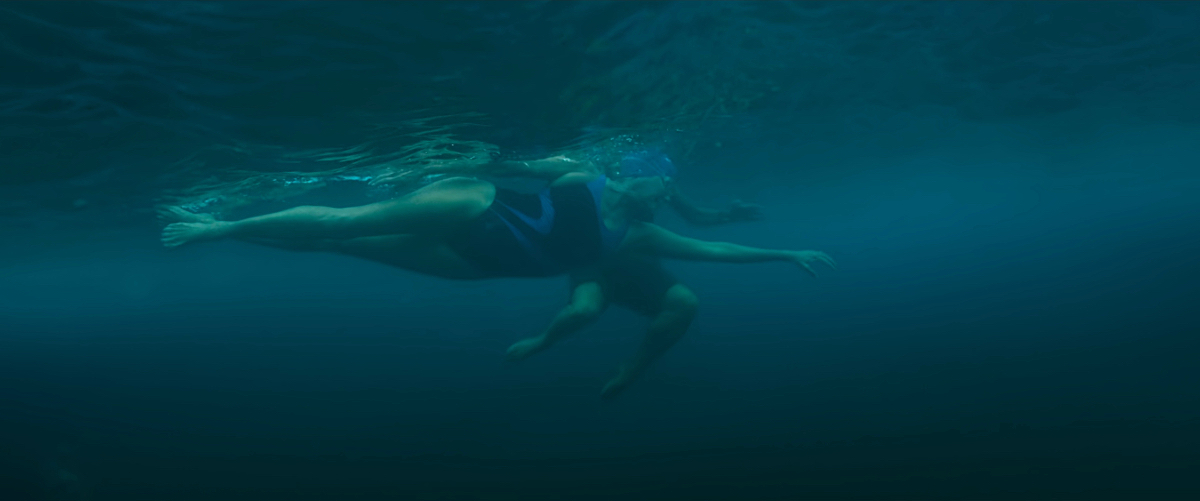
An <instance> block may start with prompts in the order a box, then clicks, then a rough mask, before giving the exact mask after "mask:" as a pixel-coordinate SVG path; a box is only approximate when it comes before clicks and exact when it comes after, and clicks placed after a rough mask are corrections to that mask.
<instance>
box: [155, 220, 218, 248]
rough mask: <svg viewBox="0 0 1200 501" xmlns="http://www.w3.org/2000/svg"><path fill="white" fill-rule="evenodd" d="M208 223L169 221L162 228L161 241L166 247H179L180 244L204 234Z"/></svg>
mask: <svg viewBox="0 0 1200 501" xmlns="http://www.w3.org/2000/svg"><path fill="white" fill-rule="evenodd" d="M207 227H208V225H207V224H204V223H171V224H168V225H167V227H166V228H163V232H162V243H163V245H165V246H167V247H179V246H180V245H183V244H186V243H188V242H191V241H194V240H196V239H198V238H200V237H201V236H202V235H204V233H205V230H206V229H207Z"/></svg>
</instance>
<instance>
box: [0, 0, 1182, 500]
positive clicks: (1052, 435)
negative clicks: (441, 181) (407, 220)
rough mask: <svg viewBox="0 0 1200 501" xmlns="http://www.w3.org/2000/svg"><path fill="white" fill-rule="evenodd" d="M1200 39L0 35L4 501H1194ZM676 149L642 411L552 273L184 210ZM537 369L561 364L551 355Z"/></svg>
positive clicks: (266, 21) (1017, 23)
mask: <svg viewBox="0 0 1200 501" xmlns="http://www.w3.org/2000/svg"><path fill="white" fill-rule="evenodd" d="M1197 26H1200V4H1196V3H1192V2H1149V1H1146V2H1025V1H1022V2H1003V1H986V2H983V1H979V2H975V1H954V2H932V1H931V2H850V1H838V2H784V1H769V2H749V1H747V2H719V1H711V2H710V1H692V2H689V1H679V2H624V1H622V2H599V1H596V2H582V1H579V2H576V1H555V2H546V1H541V2H457V1H438V2H434V1H428V2H382V1H373V2H332V1H329V2H300V1H295V2H291V1H287V2H285V1H271V2H265V1H264V2H252V1H246V2H184V1H178V2H176V1H171V2H167V1H162V2H153V1H145V2H68V1H63V2H48V1H46V2H5V3H0V298H3V299H4V300H3V301H0V429H3V431H0V469H3V470H5V471H9V472H13V474H12V475H9V476H7V477H5V476H0V482H3V485H0V488H3V489H5V492H8V493H9V494H4V493H0V499H14V500H26V499H29V500H42V499H47V500H51V499H52V500H84V499H88V500H109V499H112V500H116V499H122V500H126V499H147V500H149V499H154V500H175V499H196V500H208V499H276V498H278V499H396V498H399V499H464V500H466V499H472V500H474V499H479V500H499V499H547V500H549V499H577V500H581V499H596V500H601V499H618V498H620V499H671V498H674V497H678V498H680V499H763V500H768V499H769V500H782V499H1035V498H1036V499H1193V498H1195V497H1196V496H1200V492H1198V491H1197V489H1196V486H1195V485H1194V482H1193V481H1192V477H1194V475H1193V474H1192V473H1194V472H1195V471H1198V469H1200V459H1198V457H1197V455H1196V454H1195V452H1194V451H1196V450H1200V449H1198V448H1197V446H1200V438H1198V437H1200V425H1198V424H1197V421H1196V420H1197V418H1200V405H1198V404H1197V402H1200V391H1197V386H1196V385H1195V384H1194V383H1195V381H1196V380H1197V377H1200V372H1198V371H1197V370H1196V368H1195V363H1194V362H1195V359H1196V355H1197V354H1198V353H1200V350H1198V348H1200V346H1198V345H1197V343H1196V341H1195V340H1194V337H1195V333H1196V332H1200V325H1198V324H1197V322H1196V320H1195V319H1194V314H1193V313H1192V310H1193V309H1194V304H1195V300H1196V299H1197V298H1200V289H1198V288H1197V286H1196V285H1195V284H1196V283H1200V282H1197V279H1200V268H1198V267H1197V265H1196V264H1195V259H1194V256H1196V255H1197V254H1196V252H1197V251H1200V231H1198V230H1200V196H1197V194H1198V193H1200V191H1198V188H1200V175H1198V174H1197V165H1198V161H1200V155H1198V154H1197V152H1196V148H1197V145H1200V132H1198V131H1200V92H1198V91H1197V89H1200V30H1198V29H1197ZM648 146H649V147H658V148H662V149H663V150H664V151H667V152H668V153H669V154H670V155H671V156H672V158H674V159H675V162H676V164H677V165H678V166H679V168H680V171H681V175H680V178H679V184H680V187H681V189H682V190H684V191H685V192H687V193H688V194H689V196H691V197H693V198H695V199H696V200H697V201H699V202H701V203H702V204H707V205H712V206H718V207H721V206H724V205H725V204H727V203H728V202H729V201H730V200H732V199H743V200H748V201H752V202H755V203H759V204H761V205H763V206H764V208H765V209H764V211H765V217H764V219H763V220H762V221H757V222H752V223H746V224H743V225H730V226H722V227H716V228H691V227H688V226H687V225H685V224H684V223H683V222H682V221H680V220H679V218H677V217H674V216H672V215H667V216H665V217H663V218H662V221H661V222H662V224H664V225H665V226H667V227H669V228H671V229H673V230H677V231H679V232H681V233H685V234H689V235H693V236H697V237H700V238H706V239H716V240H729V241H735V242H739V243H746V244H752V245H761V246H766V247H788V248H792V247H796V248H819V249H822V250H825V251H827V252H829V253H830V254H832V255H834V256H835V258H837V259H838V261H839V263H840V264H841V266H840V269H839V270H838V271H831V272H829V273H826V274H822V276H821V278H820V279H818V280H816V281H813V280H809V279H807V277H804V276H801V275H800V274H798V273H793V271H794V270H790V269H782V268H780V267H774V266H773V265H761V266H750V267H740V266H725V265H703V264H696V263H671V264H670V267H671V270H672V271H674V272H676V273H677V274H678V275H679V276H680V278H681V279H683V280H684V281H685V282H687V283H688V284H689V285H690V286H692V287H693V288H694V289H695V290H696V292H697V294H698V295H699V296H700V298H701V313H700V315H699V316H698V318H697V320H696V322H695V324H694V325H693V328H692V330H691V331H690V333H689V335H688V336H687V337H686V338H685V339H684V341H683V342H681V343H680V345H679V346H678V347H677V348H676V349H675V350H674V351H673V352H672V353H671V354H670V355H669V356H668V357H667V358H666V359H664V361H663V363H662V364H660V366H659V367H656V372H655V373H654V374H652V375H650V376H648V378H647V380H646V381H644V382H642V383H639V384H640V386H638V387H637V388H636V389H635V390H631V392H630V394H629V395H627V396H624V397H623V398H622V400H619V401H617V402H611V403H601V402H600V401H599V400H598V399H597V398H596V392H597V391H598V388H599V385H601V384H602V383H603V381H604V380H605V378H606V377H608V375H609V374H610V372H611V370H612V368H613V367H614V366H615V365H616V363H617V362H618V361H619V360H621V359H622V357H624V356H626V355H627V353H628V351H629V350H631V349H633V347H634V346H635V345H636V339H637V337H638V335H639V334H638V333H639V332H640V331H641V329H643V328H644V321H643V319H641V318H638V317H636V316H635V315H632V314H630V313H629V312H625V311H620V310H617V309H615V308H614V309H613V310H614V311H613V312H611V313H608V314H606V316H605V317H604V318H603V319H602V320H601V321H600V322H599V323H598V324H597V325H596V326H594V327H592V328H590V329H589V330H588V331H586V332H584V333H581V334H580V335H579V338H578V339H577V340H575V339H573V340H572V342H571V343H570V344H565V345H564V346H563V347H562V348H555V349H556V350H559V351H558V352H557V353H548V354H546V358H545V360H538V361H536V363H530V364H528V365H523V366H521V367H508V366H504V365H503V364H502V363H501V360H502V359H503V352H504V349H505V347H506V346H507V345H508V344H509V343H511V342H512V341H513V340H514V339H517V338H519V337H523V336H526V335H530V333H534V332H537V331H538V329H540V328H542V326H543V325H544V322H548V321H549V319H550V318H552V316H553V314H554V312H555V311H557V309H558V308H559V307H560V306H561V304H562V302H563V300H564V297H565V294H566V284H565V282H564V281H560V280H545V281H542V280H530V281H489V282H485V283H478V284H462V283H451V282H444V281H439V280H434V279H428V278H424V277H416V276H413V275H409V274H403V273H400V272H397V271H395V270H390V269H386V268H377V267H375V266H374V265H372V264H370V263H360V262H357V261H350V260H342V259H339V258H338V257H335V256H323V255H319V254H312V253H287V252H283V251H278V250H270V249H262V248H256V247H252V246H249V245H243V244H232V243H231V244H224V243H222V244H214V245H212V246H197V247H195V248H186V249H180V250H178V251H177V252H168V251H166V250H164V249H162V248H160V245H159V243H158V240H157V239H158V232H159V230H160V229H161V228H160V226H159V223H158V222H157V221H155V218H154V212H153V207H154V205H155V204H156V203H161V202H171V203H177V204H182V205H185V206H187V207H190V208H192V209H194V210H198V211H208V212H213V213H217V214H221V215H223V216H227V217H234V216H238V217H240V216H242V215H249V214H253V213H259V212H263V211H266V210H273V209H278V208H283V207H287V206H291V205H298V204H307V203H322V204H325V203H328V204H347V205H348V204H357V203H363V202H366V201H373V200H380V199H384V198H387V197H391V196H395V195H397V194H399V193H402V192H404V191H405V190H407V189H409V188H411V186H410V185H407V184H397V183H371V181H372V180H373V179H376V178H378V176H381V175H385V174H388V173H395V172H398V171H404V170H406V169H410V168H413V167H419V166H422V165H427V164H429V163H438V162H464V163H483V162H487V161H490V160H493V159H498V158H534V157H538V156H542V155H552V154H558V153H564V152H565V153H569V154H572V155H581V156H592V157H595V158H605V156H606V155H607V156H611V155H613V154H615V153H614V152H620V151H627V150H630V149H637V148H642V147H648ZM539 356H540V355H539Z"/></svg>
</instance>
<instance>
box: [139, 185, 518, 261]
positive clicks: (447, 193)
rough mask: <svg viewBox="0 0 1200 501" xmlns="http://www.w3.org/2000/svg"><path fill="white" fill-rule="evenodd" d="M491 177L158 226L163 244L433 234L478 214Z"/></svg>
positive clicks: (489, 196) (487, 199) (492, 191)
mask: <svg viewBox="0 0 1200 501" xmlns="http://www.w3.org/2000/svg"><path fill="white" fill-rule="evenodd" d="M495 195H496V188H495V186H494V185H492V184H491V183H488V182H486V181H479V180H474V179H466V178H453V179H446V180H442V181H438V182H436V183H433V184H430V185H429V186H425V187H423V188H421V189H419V190H417V191H414V192H412V193H410V194H408V195H405V196H403V197H400V198H396V199H393V200H387V201H383V202H378V203H373V204H369V205H363V206H358V207H347V208H334V207H317V206H302V207H294V208H291V209H287V210H284V211H280V212H275V213H272V214H265V215H262V216H256V217H252V218H247V219H243V220H241V221H209V222H178V223H173V224H170V225H168V226H167V227H166V228H165V229H163V236H162V240H163V244H164V245H166V246H167V247H176V246H179V245H183V244H185V243H190V242H198V241H203V240H216V239H221V238H238V239H273V240H289V239H351V238H358V237H369V236H376V235H395V234H417V235H437V234H445V232H448V231H453V230H454V229H457V228H459V227H460V226H461V225H463V224H465V223H467V222H469V221H471V220H473V219H475V218H476V217H479V215H480V214H482V213H483V212H484V211H485V210H487V208H488V207H489V206H491V203H492V200H493V199H494V198H495Z"/></svg>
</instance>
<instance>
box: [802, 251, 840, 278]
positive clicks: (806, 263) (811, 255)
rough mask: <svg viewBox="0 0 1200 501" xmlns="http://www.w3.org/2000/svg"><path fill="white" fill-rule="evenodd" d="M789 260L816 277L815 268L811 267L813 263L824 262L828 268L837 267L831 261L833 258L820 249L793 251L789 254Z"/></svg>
mask: <svg viewBox="0 0 1200 501" xmlns="http://www.w3.org/2000/svg"><path fill="white" fill-rule="evenodd" d="M791 261H792V262H793V263H796V264H797V265H799V266H800V267H801V268H804V271H807V272H808V274H809V275H812V276H813V278H816V276H817V272H816V270H814V269H813V267H812V264H813V263H824V264H825V265H827V266H829V267H830V268H833V269H835V270H836V269H837V263H834V262H833V258H831V257H829V255H828V254H825V253H824V252H821V251H814V250H802V251H793V252H792V255H791Z"/></svg>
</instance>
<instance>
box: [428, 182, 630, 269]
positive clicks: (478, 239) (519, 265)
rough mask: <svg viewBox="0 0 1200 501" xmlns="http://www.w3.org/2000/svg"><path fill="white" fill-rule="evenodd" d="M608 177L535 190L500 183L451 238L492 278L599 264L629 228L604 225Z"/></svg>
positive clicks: (456, 249)
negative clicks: (528, 191) (482, 209)
mask: <svg viewBox="0 0 1200 501" xmlns="http://www.w3.org/2000/svg"><path fill="white" fill-rule="evenodd" d="M605 182H607V178H605V177H603V176H601V177H599V178H597V179H595V180H593V181H591V182H589V183H587V184H582V183H577V184H568V185H564V186H551V187H548V188H546V189H544V190H542V191H541V192H540V193H536V194H525V193H518V192H515V191H511V190H505V189H499V188H497V189H496V198H495V200H494V201H493V202H492V205H491V207H489V208H488V210H487V211H486V212H484V213H483V214H482V215H480V216H479V217H478V218H477V219H476V220H475V221H474V222H472V223H471V224H470V226H469V227H468V228H466V229H465V230H464V231H463V232H461V233H460V234H458V235H455V236H454V237H453V238H451V239H450V242H449V243H450V245H451V247H452V248H454V250H455V251H456V252H458V254H459V255H461V256H462V257H463V258H465V259H467V260H468V261H471V262H472V263H473V264H474V265H475V266H476V267H477V268H478V269H479V271H480V272H482V273H483V274H484V275H486V276H489V277H547V276H553V275H560V274H563V273H566V272H568V271H571V270H574V269H578V268H581V267H584V266H587V265H590V264H594V263H597V262H599V261H600V260H601V258H603V257H605V256H607V255H608V254H610V253H612V252H613V251H614V250H616V248H617V246H618V245H620V244H621V240H623V239H624V238H625V232H626V230H627V229H628V228H621V229H620V230H619V231H613V230H609V229H608V227H606V226H605V225H604V218H603V216H602V215H601V214H600V200H601V196H602V195H603V193H604V183H605Z"/></svg>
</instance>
